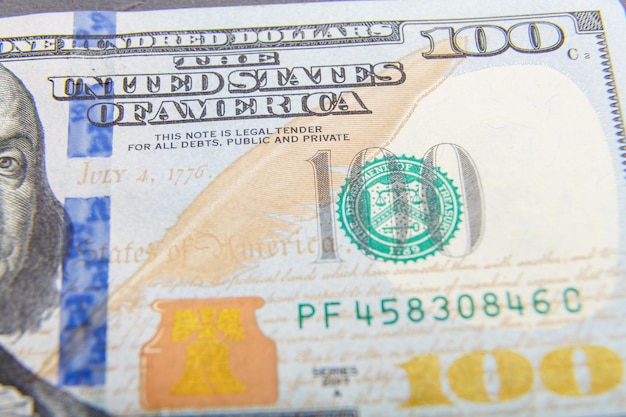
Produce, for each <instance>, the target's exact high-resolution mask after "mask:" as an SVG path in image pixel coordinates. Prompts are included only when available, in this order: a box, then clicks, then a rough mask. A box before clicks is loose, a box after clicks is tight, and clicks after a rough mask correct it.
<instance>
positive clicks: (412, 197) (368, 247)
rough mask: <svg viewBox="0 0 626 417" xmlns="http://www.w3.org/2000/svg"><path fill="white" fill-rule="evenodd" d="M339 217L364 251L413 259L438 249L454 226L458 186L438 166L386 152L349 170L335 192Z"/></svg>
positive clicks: (458, 212)
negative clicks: (343, 181)
mask: <svg viewBox="0 0 626 417" xmlns="http://www.w3.org/2000/svg"><path fill="white" fill-rule="evenodd" d="M338 213H339V220H340V222H341V226H342V228H343V229H344V230H345V231H346V233H347V235H348V237H349V238H350V239H351V240H352V241H353V242H354V243H355V244H356V245H357V246H358V247H359V249H360V250H361V251H363V252H365V253H366V254H368V255H373V256H374V257H376V258H379V259H383V260H385V261H387V260H392V261H394V262H397V261H402V262H407V261H415V260H417V259H422V258H425V257H427V256H428V255H432V254H434V253H435V252H437V251H438V250H441V249H442V248H443V247H444V246H445V245H447V244H448V243H449V242H450V240H451V239H452V237H453V235H454V233H455V231H456V230H457V229H458V225H459V222H460V216H461V203H460V197H459V194H458V192H457V188H456V187H455V186H454V185H453V184H452V180H450V179H449V178H448V177H447V176H446V174H445V173H442V172H441V171H440V170H439V168H437V167H428V166H426V165H425V164H424V162H423V161H422V160H419V159H415V158H410V157H406V156H403V157H391V158H390V157H386V158H384V159H376V160H374V161H372V162H369V163H366V164H365V165H364V166H363V167H362V168H361V169H360V170H358V172H356V173H355V172H351V174H350V177H349V178H348V179H347V181H346V184H345V185H344V186H343V188H342V190H341V192H340V194H339V210H338Z"/></svg>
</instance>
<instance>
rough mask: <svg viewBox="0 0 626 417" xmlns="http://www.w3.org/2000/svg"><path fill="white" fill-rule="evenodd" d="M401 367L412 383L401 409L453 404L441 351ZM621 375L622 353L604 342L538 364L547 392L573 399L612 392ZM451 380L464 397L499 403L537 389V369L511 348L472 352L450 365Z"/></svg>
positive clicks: (556, 354)
mask: <svg viewBox="0 0 626 417" xmlns="http://www.w3.org/2000/svg"><path fill="white" fill-rule="evenodd" d="M487 362H490V363H491V364H495V366H491V367H490V368H491V369H492V370H493V369H497V370H496V371H494V372H493V373H494V374H495V375H497V379H498V384H496V385H497V386H499V389H498V390H497V391H498V392H495V393H494V392H490V391H493V390H490V387H489V386H488V384H487V383H486V380H487V379H488V378H487V376H488V375H487V374H488V372H487V371H486V370H485V368H486V365H485V364H486V363H487ZM400 366H401V367H402V368H403V369H404V370H405V371H406V372H407V373H408V377H409V383H410V385H411V389H410V396H409V398H408V399H407V400H406V401H405V402H404V403H403V404H402V406H403V407H421V406H432V405H450V404H453V403H452V401H451V399H450V398H449V397H448V396H447V395H446V394H445V393H444V391H443V388H442V376H441V373H442V372H441V366H440V364H439V356H438V355H434V354H426V355H420V356H416V357H414V358H413V359H411V360H410V361H408V362H406V363H404V364H401V365H400ZM487 366H488V365H487ZM577 368H579V369H577ZM577 371H578V372H577ZM577 374H586V375H587V376H588V378H584V380H583V378H581V380H578V379H577ZM623 375H624V369H623V364H622V361H621V359H620V357H619V355H618V354H617V353H615V352H614V351H612V350H611V349H609V348H606V347H603V346H571V347H565V348H561V349H556V350H553V351H552V352H549V353H548V354H547V355H545V356H544V357H543V358H542V359H541V363H540V365H539V376H540V377H541V381H542V382H543V385H544V386H545V387H546V388H547V389H548V390H550V391H552V392H554V393H555V394H558V395H565V396H572V397H579V396H589V395H596V394H602V393H604V392H607V391H610V390H612V389H613V388H615V387H617V386H618V385H619V384H620V382H622V378H623ZM447 381H448V384H449V387H450V390H451V391H452V392H453V393H454V394H455V395H456V396H457V397H458V398H460V399H463V400H467V401H473V402H479V403H495V402H501V401H507V400H512V399H515V398H519V397H521V396H523V395H525V394H527V393H528V392H529V391H530V390H531V389H532V387H533V383H534V371H533V368H532V365H531V363H530V362H529V361H528V359H526V358H525V357H524V356H522V355H520V354H519V353H516V352H513V351H510V350H495V351H491V352H472V353H468V354H466V355H464V356H462V357H460V358H458V359H457V360H455V361H454V362H453V363H452V365H450V368H449V369H448V372H447ZM492 385H493V384H492Z"/></svg>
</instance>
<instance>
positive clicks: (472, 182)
mask: <svg viewBox="0 0 626 417" xmlns="http://www.w3.org/2000/svg"><path fill="white" fill-rule="evenodd" d="M372 155H376V156H379V157H382V158H384V159H385V160H386V161H387V164H389V167H390V169H389V172H393V171H394V166H395V164H396V162H395V159H396V157H395V155H394V154H393V153H392V152H391V151H389V150H387V149H385V148H378V147H372V148H366V149H363V150H361V151H359V152H358V153H357V154H356V155H355V156H354V158H353V159H352V162H351V163H350V167H349V170H348V177H349V178H351V179H354V177H355V176H359V175H362V174H361V173H362V168H363V166H364V165H365V163H366V161H367V160H368V159H370V157H371V156H372ZM330 158H331V153H330V151H329V150H319V151H317V153H315V155H313V157H311V158H310V159H308V162H309V163H311V165H313V173H314V179H315V190H316V195H317V219H318V225H317V226H318V242H319V248H318V255H317V261H318V262H323V261H326V262H338V261H341V259H340V257H339V254H338V253H337V246H336V242H337V236H336V228H335V208H334V205H333V201H334V200H333V196H332V190H333V187H332V183H331V172H332V166H331V159H330ZM423 161H424V168H425V174H424V175H425V176H426V177H427V176H428V172H431V173H432V172H433V170H434V169H435V167H438V168H440V169H441V170H442V171H443V172H445V173H446V174H447V175H448V176H449V177H452V179H453V180H454V183H455V186H457V187H458V188H459V191H460V194H461V200H462V207H463V211H464V220H463V222H462V223H461V224H462V228H463V229H464V230H463V231H462V232H457V233H458V235H461V236H463V238H464V239H463V238H462V239H463V240H464V243H463V244H460V245H455V246H454V247H443V248H441V249H442V251H443V253H444V254H445V255H446V256H450V257H460V256H466V255H469V254H470V253H472V252H473V251H474V250H475V249H476V247H477V246H478V243H479V241H480V238H481V235H482V231H483V227H484V212H483V193H482V186H481V182H480V178H479V176H478V171H477V169H476V165H475V164H474V161H473V160H472V158H471V157H470V156H469V154H468V153H467V151H466V150H465V149H463V148H462V147H461V146H459V145H456V144H453V143H441V144H439V145H435V146H433V147H432V148H430V149H428V151H426V153H425V154H424V159H423ZM442 164H443V165H444V166H442ZM407 198H408V196H407ZM430 234H431V236H432V238H433V240H434V241H435V242H438V241H440V239H439V234H440V231H439V230H438V229H437V228H436V227H431V228H430Z"/></svg>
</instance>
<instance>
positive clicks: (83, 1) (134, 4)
mask: <svg viewBox="0 0 626 417" xmlns="http://www.w3.org/2000/svg"><path fill="white" fill-rule="evenodd" d="M301 1H302V0H300V1H299V0H0V16H15V15H21V14H28V13H38V12H47V11H68V10H119V11H124V10H126V11H132V10H151V9H174V8H188V7H207V6H234V5H245V4H279V3H300V2H301ZM306 1H309V2H321V1H331V0H306ZM433 1H437V0H433ZM505 1H507V0H505ZM509 1H510V0H509ZM607 1H608V0H607ZM620 2H621V3H622V5H623V6H624V7H625V8H626V0H620ZM566 5H567V1H566V0H564V1H563V6H564V7H565V6H566Z"/></svg>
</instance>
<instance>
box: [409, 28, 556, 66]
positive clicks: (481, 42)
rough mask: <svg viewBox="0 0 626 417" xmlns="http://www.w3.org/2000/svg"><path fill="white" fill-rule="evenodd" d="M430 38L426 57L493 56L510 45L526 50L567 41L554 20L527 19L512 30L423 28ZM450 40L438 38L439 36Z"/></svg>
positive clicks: (547, 48) (544, 49) (553, 47)
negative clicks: (528, 20)
mask: <svg viewBox="0 0 626 417" xmlns="http://www.w3.org/2000/svg"><path fill="white" fill-rule="evenodd" d="M420 33H421V34H422V36H424V37H426V38H428V40H429V41H430V51H428V52H425V53H423V54H422V55H423V56H424V58H459V57H463V56H492V55H498V54H501V53H503V52H504V51H506V50H507V49H508V48H509V47H511V48H513V49H514V50H516V51H518V52H522V53H540V52H550V51H554V50H556V49H558V48H560V47H561V45H563V42H564V40H565V36H564V35H563V30H562V29H561V28H560V27H558V26H557V25H555V24H554V23H550V22H523V23H518V24H516V25H513V26H511V27H510V28H509V29H508V30H506V29H505V28H503V27H501V26H497V25H472V26H464V27H462V28H460V29H457V30H455V29H454V28H452V27H449V26H445V27H438V28H433V29H430V30H424V31H422V32H420ZM442 38H443V39H447V40H448V42H447V43H445V42H437V40H438V39H442Z"/></svg>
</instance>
